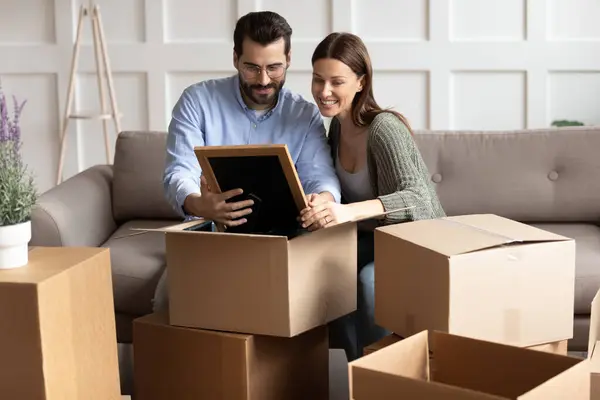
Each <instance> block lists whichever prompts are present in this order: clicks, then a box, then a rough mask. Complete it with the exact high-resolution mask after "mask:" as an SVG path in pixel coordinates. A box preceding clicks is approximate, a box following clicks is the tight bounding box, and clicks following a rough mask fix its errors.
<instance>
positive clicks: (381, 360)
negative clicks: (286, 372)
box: [348, 331, 589, 400]
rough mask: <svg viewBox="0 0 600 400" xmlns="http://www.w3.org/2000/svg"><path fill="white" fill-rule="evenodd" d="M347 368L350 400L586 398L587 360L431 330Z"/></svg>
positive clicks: (351, 364) (538, 399)
mask: <svg viewBox="0 0 600 400" xmlns="http://www.w3.org/2000/svg"><path fill="white" fill-rule="evenodd" d="M430 353H431V354H432V358H433V361H432V362H433V363H434V366H435V368H431V364H430V362H431V361H430V358H429V354H430ZM348 368H349V374H350V375H349V378H350V385H351V397H352V398H354V399H355V400H365V399H381V400H385V399H397V398H407V399H455V400H462V399H465V400H467V399H469V400H470V399H472V400H475V399H482V400H483V399H485V400H492V399H496V400H499V399H522V400H534V399H535V400H541V399H545V400H548V399H571V400H579V399H581V400H584V399H586V400H587V399H588V398H589V360H583V359H579V358H574V357H568V356H563V355H557V354H551V353H547V352H544V351H531V350H529V349H524V348H520V347H515V346H509V345H504V344H501V343H496V342H488V341H482V340H478V339H473V338H468V337H464V336H457V335H452V334H448V333H444V332H436V331H423V332H420V333H418V334H415V335H413V336H411V337H409V338H406V339H404V340H402V341H399V342H396V343H394V344H391V345H389V346H387V347H385V348H383V349H381V350H379V351H377V352H375V353H372V354H370V355H368V356H365V357H362V358H360V359H358V360H356V361H353V362H351V363H349V366H348Z"/></svg>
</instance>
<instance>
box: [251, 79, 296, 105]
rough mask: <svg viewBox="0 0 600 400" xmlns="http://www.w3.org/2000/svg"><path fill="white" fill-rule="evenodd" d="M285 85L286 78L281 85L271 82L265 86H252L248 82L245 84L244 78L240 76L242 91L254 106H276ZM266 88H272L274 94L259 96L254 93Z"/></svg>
mask: <svg viewBox="0 0 600 400" xmlns="http://www.w3.org/2000/svg"><path fill="white" fill-rule="evenodd" d="M284 83H285V78H284V79H283V80H281V81H280V82H279V83H277V82H271V83H269V84H268V85H265V86H263V85H260V84H254V85H251V84H249V83H248V82H245V81H244V80H243V79H242V77H241V76H240V88H241V89H242V92H244V95H245V96H246V97H247V98H249V99H250V100H251V101H252V102H253V103H254V104H257V105H261V106H263V105H270V104H274V103H275V100H276V99H277V97H279V92H281V88H282V87H283V84H284ZM266 88H272V89H273V92H272V93H270V94H258V93H254V90H253V89H266Z"/></svg>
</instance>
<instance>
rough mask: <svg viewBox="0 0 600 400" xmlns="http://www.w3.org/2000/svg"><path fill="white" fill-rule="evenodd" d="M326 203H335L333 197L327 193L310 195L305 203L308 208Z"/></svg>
mask: <svg viewBox="0 0 600 400" xmlns="http://www.w3.org/2000/svg"><path fill="white" fill-rule="evenodd" d="M328 201H331V202H334V201H335V199H334V198H333V195H332V194H331V193H329V192H321V193H311V194H309V195H307V196H306V202H307V203H308V207H314V206H316V205H319V204H323V203H326V202H328Z"/></svg>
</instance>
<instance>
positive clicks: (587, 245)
mask: <svg viewBox="0 0 600 400" xmlns="http://www.w3.org/2000/svg"><path fill="white" fill-rule="evenodd" d="M532 225H533V226H536V227H538V228H540V229H544V230H547V231H550V232H553V233H557V234H559V235H563V236H567V237H570V238H573V239H575V248H576V264H575V266H576V270H575V314H588V315H589V314H590V312H591V308H592V299H593V298H594V296H595V295H596V292H598V289H599V288H600V227H598V226H597V225H593V224H566V223H565V224H545V223H537V224H532Z"/></svg>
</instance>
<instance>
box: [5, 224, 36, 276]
mask: <svg viewBox="0 0 600 400" xmlns="http://www.w3.org/2000/svg"><path fill="white" fill-rule="evenodd" d="M30 240H31V221H27V222H23V223H20V224H16V225H8V226H0V269H11V268H19V267H22V266H24V265H26V264H27V262H28V261H29V258H28V257H29V253H28V251H29V249H28V244H29V241H30Z"/></svg>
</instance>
